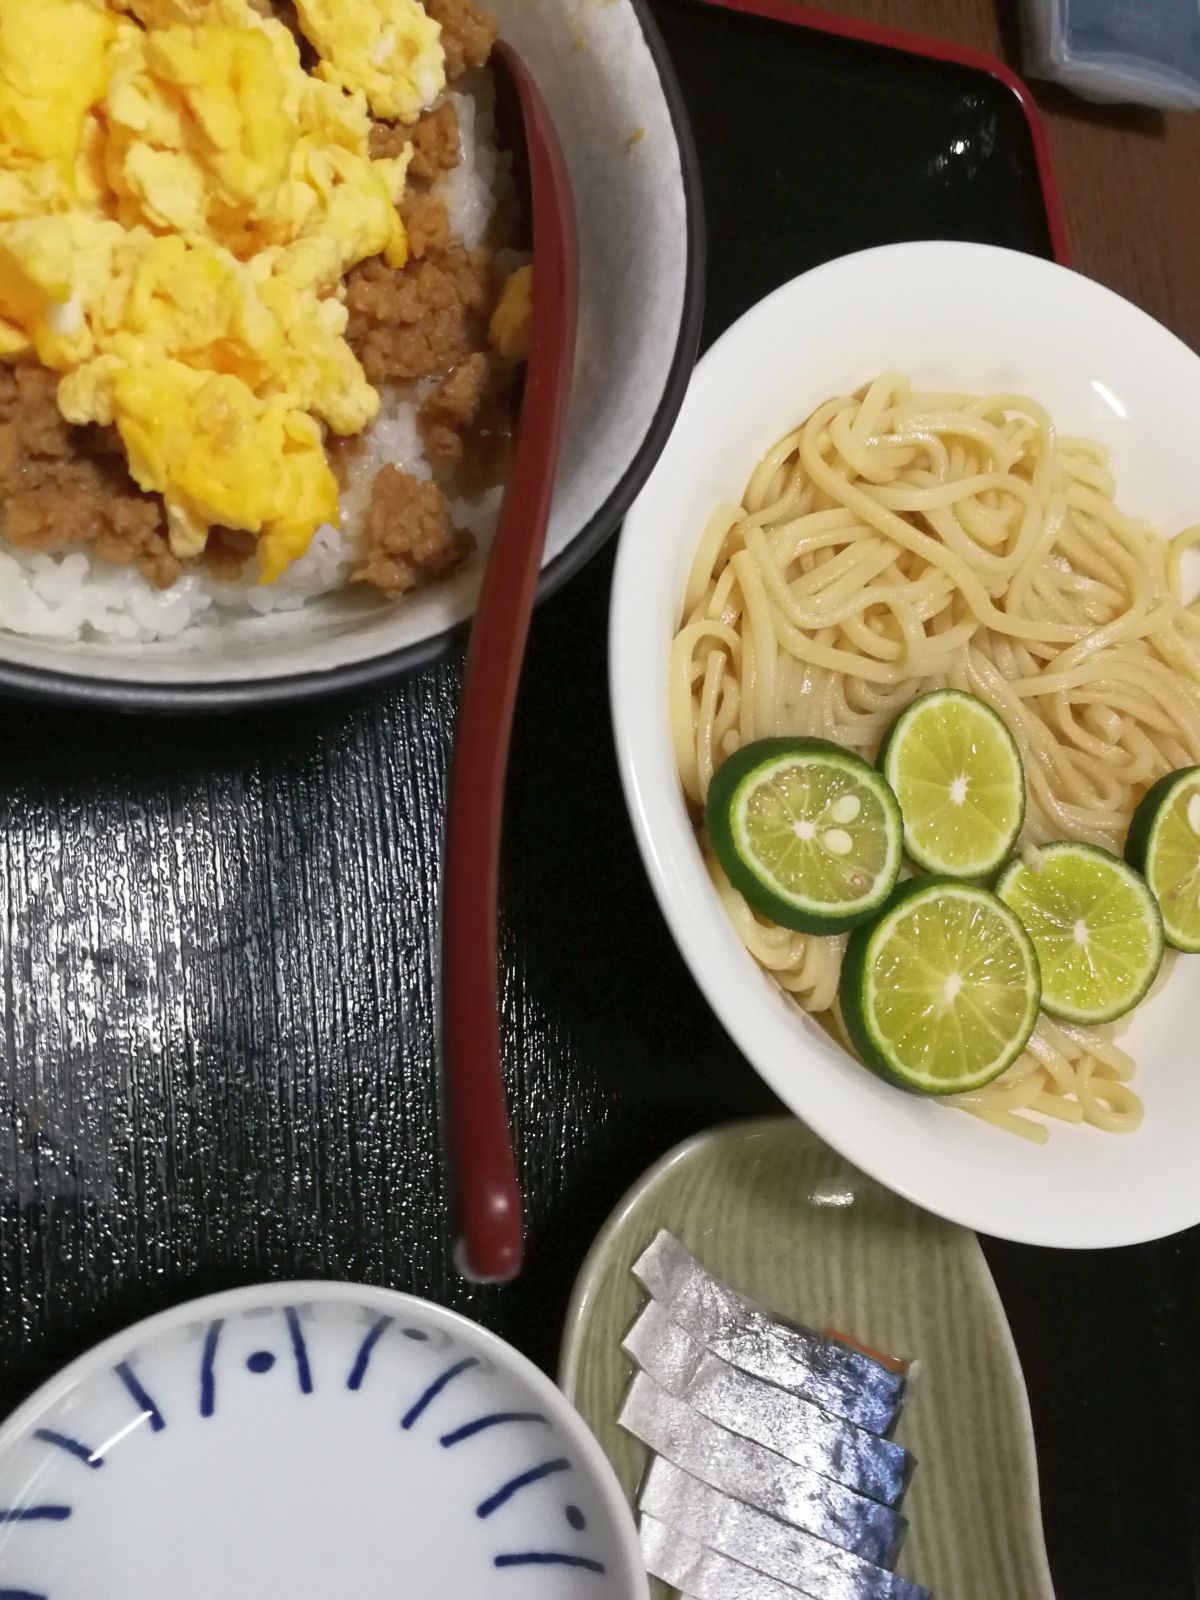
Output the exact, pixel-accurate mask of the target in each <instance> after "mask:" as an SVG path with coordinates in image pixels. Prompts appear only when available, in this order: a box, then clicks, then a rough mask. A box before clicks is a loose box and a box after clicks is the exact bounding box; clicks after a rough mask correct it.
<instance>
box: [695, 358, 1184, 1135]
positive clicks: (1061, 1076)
mask: <svg viewBox="0 0 1200 1600" xmlns="http://www.w3.org/2000/svg"><path fill="white" fill-rule="evenodd" d="M1197 544H1200V524H1197V525H1196V526H1195V527H1192V528H1189V529H1187V530H1186V531H1185V532H1184V533H1182V534H1180V535H1179V537H1178V539H1177V540H1176V541H1175V544H1174V545H1172V544H1171V542H1170V541H1169V540H1168V539H1166V538H1164V537H1163V536H1162V535H1161V534H1159V533H1158V532H1156V531H1155V530H1154V529H1152V528H1150V527H1148V526H1147V525H1146V524H1145V523H1144V522H1140V521H1138V520H1136V519H1134V518H1131V517H1128V516H1126V515H1124V514H1123V513H1122V512H1121V511H1120V510H1118V508H1117V506H1116V504H1115V500H1114V479H1113V473H1112V468H1111V463H1110V460H1109V456H1108V452H1107V451H1106V450H1105V449H1104V448H1103V446H1101V445H1099V444H1096V443H1093V442H1092V441H1089V440H1083V439H1075V438H1071V437H1068V436H1065V435H1059V434H1057V433H1056V432H1055V429H1054V425H1053V423H1052V421H1051V419H1050V418H1049V416H1048V415H1047V414H1046V412H1045V411H1044V410H1043V409H1042V408H1041V407H1039V406H1038V405H1036V404H1035V403H1034V402H1033V401H1031V400H1029V399H1028V398H1026V397H1023V396H1020V395H1011V394H997V395H986V396H971V395H962V394H914V393H912V392H911V389H910V386H909V384H908V382H907V381H906V380H905V379H904V378H903V377H902V376H901V375H899V374H896V373H884V374H883V375H882V376H881V377H879V378H877V379H876V380H875V381H874V382H873V383H872V384H871V385H869V386H868V387H867V388H866V389H864V390H863V391H860V393H859V394H858V395H857V396H843V397H839V398H837V399H835V400H831V401H830V402H828V403H827V404H826V405H823V406H821V407H819V408H818V409H817V410H816V411H815V412H813V414H812V415H811V416H810V417H809V418H808V420H807V421H806V422H804V423H803V424H801V426H799V427H797V428H794V429H793V430H792V431H791V432H790V433H789V434H787V435H786V436H785V437H784V438H782V439H781V440H780V441H779V443H778V444H777V445H775V446H774V447H773V448H772V449H771V450H769V451H768V452H767V453H766V455H764V456H763V458H762V460H761V461H760V462H759V464H758V466H757V467H756V469H755V471H754V473H753V476H752V477H751V480H750V483H749V485H748V487H747V491H746V494H745V496H744V498H743V501H742V504H741V505H740V506H728V505H727V506H721V507H719V508H718V510H717V511H716V512H715V513H714V515H713V517H712V519H711V521H710V522H709V525H708V527H707V528H706V529H705V531H704V534H703V537H702V539H701V542H700V545H699V547H698V549H697V552H696V558H695V561H694V563H693V565H692V569H691V571H690V573H689V576H688V580H687V586H686V591H685V602H684V607H683V618H682V621H681V624H680V627H679V630H678V632H677V633H676V636H675V639H674V642H673V646H672V651H671V658H670V699H671V730H672V740H673V742H674V746H675V755H676V760H677V763H678V766H679V772H680V778H681V781H682V784H683V788H684V792H685V794H686V795H687V797H688V800H689V801H690V802H691V804H692V805H693V807H694V808H695V809H696V815H697V817H699V808H700V807H701V806H702V804H703V799H704V795H705V793H706V792H707V789H708V783H709V780H710V779H711V776H712V773H713V771H714V769H715V767H716V766H717V765H719V764H720V762H721V761H722V760H723V759H724V758H725V757H726V756H727V755H729V754H730V753H731V752H732V751H733V750H735V749H736V748H738V746H739V745H741V744H743V743H745V742H746V741H748V740H750V739H754V738H758V737H762V736H764V735H767V734H778V733H784V734H818V735H821V736H823V737H825V738H829V739H833V740H835V741H836V742H837V743H839V744H842V745H845V746H846V747H848V748H851V749H854V750H857V751H859V752H860V753H861V754H863V755H865V756H867V757H868V758H873V757H874V756H875V754H876V751H877V749H878V746H879V742H880V740H881V738H882V737H883V734H884V732H885V731H886V729H887V727H888V726H889V724H890V723H891V721H892V720H893V718H894V717H895V716H896V715H897V713H898V712H899V711H901V710H902V709H903V708H904V707H905V706H906V705H908V704H909V703H910V701H912V700H913V699H914V698H915V697H916V696H917V695H918V694H922V693H925V692H926V691H927V690H929V689H934V688H938V687H942V686H947V685H948V686H953V687H956V688H960V689H969V690H970V691H971V692H973V693H975V694H978V695H981V696H982V697H983V699H985V700H987V701H988V702H989V703H990V704H991V705H992V706H994V707H995V709H996V710H997V711H998V712H999V713H1000V715H1001V716H1003V717H1004V719H1005V720H1006V722H1007V723H1008V725H1009V727H1010V728H1011V730H1012V733H1013V736H1014V738H1015V739H1016V740H1017V743H1018V745H1019V747H1020V749H1021V753H1022V756H1023V757H1024V760H1025V767H1026V776H1027V780H1028V788H1029V794H1028V806H1027V811H1026V827H1025V832H1024V834H1023V836H1022V840H1021V847H1022V849H1023V850H1032V849H1033V848H1034V847H1035V846H1036V845H1038V844H1043V843H1046V842H1047V841H1048V840H1050V839H1053V838H1058V837H1064V836H1065V837H1068V838H1076V839H1082V840H1086V841H1089V842H1091V843H1094V844H1100V845H1107V846H1108V847H1109V848H1117V849H1119V848H1120V846H1121V844H1122V842H1123V840H1124V835H1125V830H1126V827H1127V825H1128V821H1129V817H1130V815H1131V813H1132V811H1133V808H1134V806H1135V805H1136V803H1137V801H1138V800H1139V799H1140V798H1141V795H1142V794H1143V793H1144V792H1145V789H1146V788H1147V786H1148V785H1149V784H1150V783H1152V782H1153V781H1154V780H1155V779H1156V778H1158V777H1160V776H1161V775H1162V774H1163V773H1165V772H1167V771H1170V770H1172V769H1173V768H1175V767H1178V766H1182V765H1187V764H1189V763H1192V762H1200V607H1198V606H1197V604H1196V597H1195V596H1188V595H1185V594H1184V593H1183V582H1184V578H1183V573H1182V566H1181V561H1182V556H1183V552H1184V550H1185V548H1188V547H1192V546H1195V545H1197ZM709 870H710V872H711V873H712V876H713V881H714V884H715V885H716V887H717V891H718V893H719V895H720V897H721V901H722V904H723V905H724V906H725V908H726V911H727V912H728V914H729V917H730V920H731V921H732V923H733V925H734V927H735V928H736V929H737V931H738V933H739V934H740V936H741V937H742V939H743V941H744V942H745V944H746V946H747V948H748V949H749V950H750V952H751V954H752V955H753V956H754V957H755V959H756V960H757V961H758V962H759V963H760V964H761V965H762V966H763V967H764V968H766V969H767V970H769V971H770V972H771V973H772V975H773V976H774V978H775V979H776V981H777V982H778V983H779V984H780V985H781V987H783V988H784V989H785V990H786V991H787V992H789V993H790V994H792V995H794V997H795V998H796V1000H797V1002H798V1004H800V1005H801V1006H802V1007H803V1008H804V1009H805V1010H808V1011H812V1012H814V1013H816V1014H817V1015H818V1016H819V1017H820V1019H821V1021H822V1022H823V1023H824V1024H825V1026H826V1027H827V1028H828V1030H829V1031H830V1032H831V1033H832V1034H833V1035H834V1036H835V1037H837V1038H840V1039H841V1040H842V1042H843V1044H845V1043H846V1036H845V1030H844V1028H843V1027H842V1024H841V1017H840V1011H839V1009H838V1004H837V983H838V976H839V972H840V967H841V957H842V943H841V941H839V940H837V939H828V938H810V937H807V936H805V935H802V934H798V933H793V932H791V931H789V930H788V929H785V928H779V927H775V926H773V925H772V924H770V923H768V922H766V921H765V920H764V919H763V918H762V917H760V916H759V915H758V914H757V913H756V912H755V911H753V910H752V909H751V907H750V906H749V905H748V904H747V903H746V901H745V900H744V899H743V898H742V896H741V895H740V894H739V893H738V892H737V891H736V890H735V889H734V888H733V887H732V885H730V884H729V882H728V880H726V879H725V877H724V874H723V873H722V872H721V871H720V868H719V867H718V866H717V865H716V863H715V861H714V860H712V859H711V858H709ZM1133 1070H1134V1068H1133V1062H1132V1061H1131V1060H1130V1058H1129V1056H1128V1055H1127V1054H1126V1053H1125V1052H1124V1051H1122V1050H1121V1049H1120V1048H1119V1047H1118V1046H1117V1045H1116V1044H1114V1042H1113V1039H1112V1030H1111V1028H1083V1027H1080V1026H1078V1025H1076V1024H1073V1023H1066V1022H1061V1021H1054V1020H1052V1019H1050V1018H1048V1017H1045V1016H1043V1017H1041V1018H1040V1019H1039V1021H1038V1026H1037V1028H1036V1030H1035V1032H1034V1035H1033V1037H1032V1038H1031V1039H1030V1041H1029V1045H1028V1047H1027V1049H1026V1051H1025V1052H1024V1054H1023V1055H1022V1056H1021V1058H1020V1060H1019V1061H1018V1062H1016V1063H1015V1064H1014V1065H1013V1066H1012V1067H1011V1068H1010V1069H1009V1070H1008V1072H1006V1073H1005V1074H1004V1075H1003V1076H1002V1077H1001V1078H999V1079H998V1080H997V1081H996V1082H995V1083H994V1084H991V1085H988V1086H987V1087H986V1088H984V1089H981V1090H977V1091H975V1092H974V1093H972V1094H970V1095H965V1096H957V1097H953V1098H952V1099H951V1100H949V1101H948V1102H947V1104H951V1105H953V1106H955V1107H956V1108H957V1109H960V1110H963V1111H967V1112H969V1113H970V1114H971V1115H972V1116H974V1117H976V1118H979V1119H981V1120H983V1121H985V1122H987V1123H989V1124H991V1125H992V1126H995V1127H1000V1128H1004V1129H1007V1130H1008V1131H1010V1132H1013V1133H1017V1134H1019V1135H1021V1136H1022V1137H1024V1138H1027V1139H1033V1140H1035V1141H1039V1142H1040V1141H1041V1140H1044V1138H1045V1137H1046V1128H1045V1126H1044V1123H1043V1122H1041V1121H1039V1120H1038V1118H1039V1117H1042V1118H1053V1119H1056V1120H1059V1121H1063V1122H1068V1123H1084V1122H1086V1123H1088V1124H1090V1125H1091V1126H1094V1127H1097V1128H1102V1129H1105V1130H1107V1131H1112V1132H1128V1131H1131V1130H1132V1129H1133V1128H1135V1127H1136V1126H1137V1125H1138V1123H1139V1122H1140V1120H1141V1115H1142V1106H1141V1101H1140V1100H1139V1099H1138V1097H1137V1095H1136V1094H1135V1093H1134V1091H1133V1090H1132V1089H1131V1088H1130V1087H1129V1080H1130V1078H1131V1077H1132V1075H1133Z"/></svg>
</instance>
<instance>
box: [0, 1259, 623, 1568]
mask: <svg viewBox="0 0 1200 1600" xmlns="http://www.w3.org/2000/svg"><path fill="white" fill-rule="evenodd" d="M646 1595H647V1585H646V1579H645V1576H644V1573H643V1570H642V1564H641V1559H640V1556H639V1552H638V1543H637V1534H636V1531H635V1528H634V1525H633V1521H632V1518H631V1515H630V1512H629V1510H628V1508H627V1506H626V1504H625V1501H624V1499H623V1497H622V1494H621V1491H620V1488H619V1486H618V1484H617V1480H616V1477H615V1476H614V1474H613V1471H612V1469H611V1467H610V1466H609V1464H608V1462H607V1461H606V1460H605V1458H604V1456H603V1454H602V1452H601V1450H600V1447H599V1445H598V1444H597V1443H596V1441H595V1440H594V1438H593V1437H592V1435H591V1434H590V1433H589V1431H588V1429H587V1427H586V1426H585V1424H584V1423H583V1422H582V1420H581V1419H580V1418H579V1416H578V1415H577V1414H576V1412H575V1411H574V1410H573V1409H572V1408H571V1406H570V1405H569V1404H568V1403H567V1401H566V1400H565V1399H564V1398H563V1396H562V1395H561V1394H560V1393H559V1392H558V1390H557V1389H556V1388H555V1387H554V1385H553V1384H552V1383H551V1381H550V1380H549V1379H548V1378H547V1377H545V1376H544V1375H543V1374H542V1373H541V1372H539V1371H538V1370H537V1368H536V1367H534V1366H533V1365H532V1364H531V1363H530V1362H529V1361H527V1360H526V1359H525V1357H524V1356H521V1355H519V1354H518V1353H517V1352H516V1351H515V1350H513V1349H512V1348H511V1347H510V1346H508V1345H506V1344H504V1343H503V1342H502V1341H501V1340H500V1339H498V1338H496V1337H495V1335H493V1334H490V1333H488V1332H487V1331H486V1330H485V1329H483V1328H480V1327H478V1326H477V1325H476V1324H475V1323H473V1322H469V1321H467V1320H466V1319H465V1318H463V1317H460V1316H457V1315H456V1314H455V1313H453V1312H451V1311H446V1310H444V1309H443V1308H442V1307H440V1306H435V1305H431V1304H429V1303H428V1302H427V1301H424V1300H417V1299H414V1298H413V1297H412V1296H410V1295H403V1294H397V1293H394V1292H392V1291H390V1290H385V1289H372V1288H365V1287H360V1286H357V1285H352V1284H337V1283H291V1284H276V1285H267V1286H262V1287H258V1288H251V1289H237V1290H232V1291H230V1292H229V1293H226V1294H219V1295H212V1296H210V1297H208V1298H207V1299H203V1300H195V1301H192V1302H191V1303H189V1304H187V1305H183V1306H180V1307H178V1308H176V1309H175V1310H172V1311H168V1312H165V1313H163V1314H162V1315H161V1316H157V1317H152V1318H150V1319H149V1320H148V1321H146V1322H142V1323H139V1324H138V1325H137V1326H136V1327H134V1328H131V1329H130V1330H129V1331H128V1332H126V1333H123V1334H120V1335H118V1336H117V1337H116V1338H114V1339H110V1340H108V1341H107V1342H106V1343H105V1344H102V1345H100V1346H98V1347H97V1349H95V1350H93V1351H91V1352H90V1353H89V1354H88V1355H86V1356H83V1357H82V1358H81V1359H80V1360H78V1361H76V1362H74V1363H73V1364H72V1365H71V1366H69V1367H68V1368H67V1369H66V1370H65V1371H64V1372H62V1373H61V1374H60V1375H59V1376H58V1377H57V1378H56V1379H54V1380H53V1381H52V1382H51V1383H49V1384H47V1385H46V1386H45V1387H44V1388H43V1389H41V1390H39V1391H38V1393H37V1394H35V1395H34V1396H33V1398H32V1399H31V1400H30V1401H28V1402H27V1404H25V1405H24V1406H22V1407H21V1409H20V1410H19V1411H18V1412H16V1413H15V1415H14V1416H13V1417H11V1418H10V1419H9V1421H8V1422H7V1423H6V1424H5V1425H4V1427H3V1428H0V1600H168V1597H169V1600H335V1597H336V1600H385V1597H386V1600H406V1597H409V1596H412V1597H419V1600H430V1597H433V1596H438V1597H441V1596H445V1597H446V1600H493V1597H494V1600H506V1597H511V1600H543V1597H544V1600H645V1596H646Z"/></svg>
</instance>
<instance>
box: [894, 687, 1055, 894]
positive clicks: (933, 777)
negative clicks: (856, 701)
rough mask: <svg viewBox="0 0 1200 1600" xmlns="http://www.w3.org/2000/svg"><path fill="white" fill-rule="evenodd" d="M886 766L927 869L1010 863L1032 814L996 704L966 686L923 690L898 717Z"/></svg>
mask: <svg viewBox="0 0 1200 1600" xmlns="http://www.w3.org/2000/svg"><path fill="white" fill-rule="evenodd" d="M879 767H880V770H881V771H882V773H883V775H884V777H885V778H886V779H887V781H888V783H889V784H890V785H891V787H892V790H893V792H894V793H895V796H896V799H897V800H898V801H899V802H900V813H901V815H902V816H903V818H904V847H905V849H906V850H907V851H908V853H909V855H910V856H911V857H912V858H913V860H914V861H916V862H917V863H918V864H919V865H920V866H922V867H924V868H925V869H926V870H927V871H928V872H940V873H944V874H945V875H946V876H947V877H951V878H982V877H985V876H986V875H987V874H988V873H991V872H996V871H998V870H999V869H1000V867H1002V866H1003V864H1004V862H1005V860H1006V859H1007V858H1008V855H1009V853H1010V851H1011V850H1012V847H1013V845H1014V844H1015V843H1016V838H1017V835H1018V833H1020V831H1021V823H1022V822H1023V821H1024V818H1025V770H1024V768H1023V767H1022V765H1021V754H1020V751H1019V750H1018V749H1017V745H1016V741H1015V740H1014V738H1013V736H1012V734H1011V733H1009V731H1008V729H1007V727H1006V726H1005V724H1004V723H1003V721H1002V720H1001V719H1000V717H998V716H997V715H996V713H995V712H994V711H993V710H992V708H991V706H989V705H987V704H985V703H984V701H982V700H979V699H977V698H976V697H975V695H973V694H963V693H961V692H960V691H959V690H958V689H935V690H933V692H932V693H931V694H923V695H921V697H920V698H919V699H917V700H914V701H913V703H912V705H910V706H909V707H908V709H907V710H906V711H902V712H901V713H900V715H899V716H898V717H897V718H896V720H895V722H893V724H892V726H891V728H890V729H889V731H888V734H887V737H886V738H885V739H884V741H883V746H882V748H881V749H880V752H879Z"/></svg>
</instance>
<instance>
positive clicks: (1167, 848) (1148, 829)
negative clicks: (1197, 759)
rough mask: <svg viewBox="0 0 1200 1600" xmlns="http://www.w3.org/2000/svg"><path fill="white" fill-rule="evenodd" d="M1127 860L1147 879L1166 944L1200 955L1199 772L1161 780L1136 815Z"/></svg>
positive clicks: (1191, 770)
mask: <svg viewBox="0 0 1200 1600" xmlns="http://www.w3.org/2000/svg"><path fill="white" fill-rule="evenodd" d="M1125 859H1126V861H1128V862H1129V864H1130V865H1131V866H1134V867H1136V868H1137V869H1138V871H1139V872H1141V873H1144V874H1145V878H1146V882H1147V883H1148V884H1149V885H1150V891H1151V893H1152V894H1153V895H1154V898H1155V899H1156V900H1157V901H1158V909H1159V910H1160V911H1161V912H1162V919H1163V932H1164V933H1165V934H1166V936H1167V943H1168V944H1173V945H1174V946H1175V948H1176V950H1191V951H1198V950H1200V767H1184V768H1182V769H1181V770H1180V771H1179V772H1171V773H1168V775H1167V776H1166V777H1165V778H1160V779H1159V781H1158V782H1157V783H1156V784H1155V785H1154V787H1153V788H1152V789H1150V790H1148V791H1147V793H1146V796H1145V798H1144V799H1143V800H1142V802H1141V804H1140V805H1139V806H1138V808H1137V810H1136V811H1135V812H1134V813H1133V821H1132V822H1131V823H1130V824H1129V837H1128V838H1127V839H1126V841H1125Z"/></svg>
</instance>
